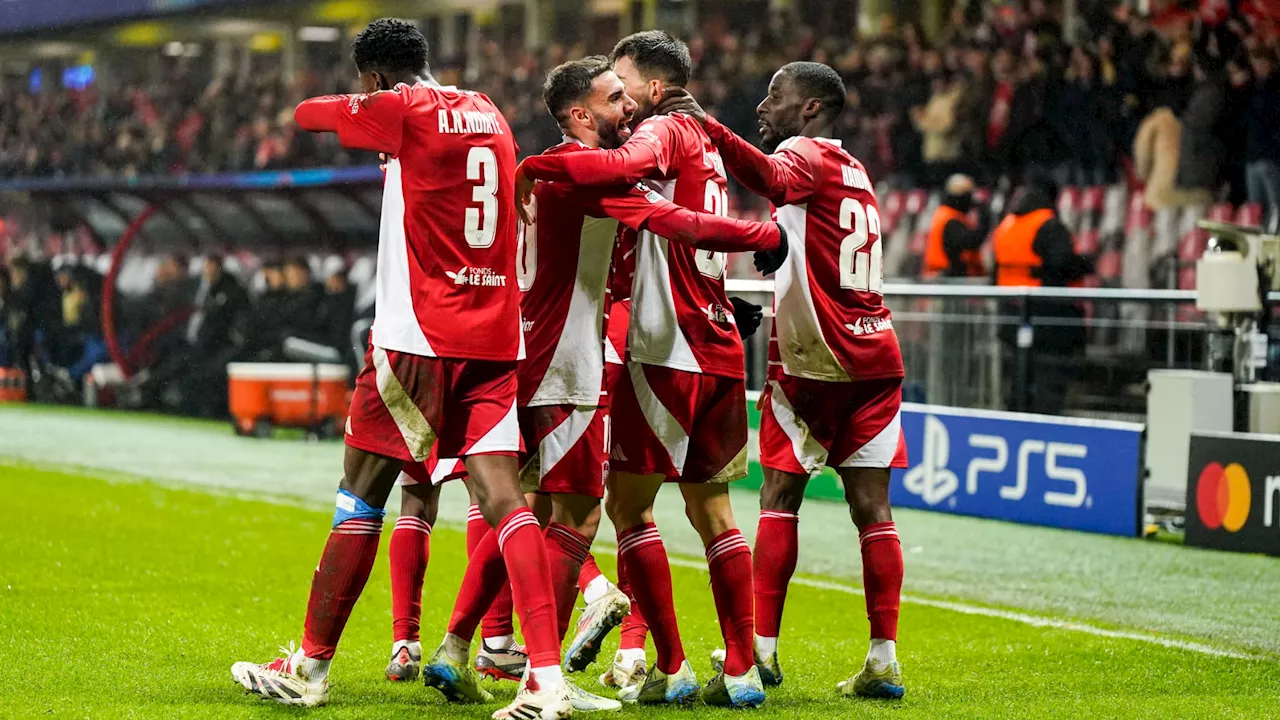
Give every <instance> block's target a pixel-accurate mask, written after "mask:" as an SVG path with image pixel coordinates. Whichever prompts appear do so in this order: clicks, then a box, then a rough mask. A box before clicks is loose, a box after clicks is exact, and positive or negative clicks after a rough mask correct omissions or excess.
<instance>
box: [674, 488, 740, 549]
mask: <svg viewBox="0 0 1280 720" xmlns="http://www.w3.org/2000/svg"><path fill="white" fill-rule="evenodd" d="M681 490H682V491H683V492H684V513H685V516H686V517H688V518H689V523H690V524H691V525H693V529H694V530H697V531H698V535H699V537H701V538H702V542H703V544H706V543H709V542H711V541H712V540H714V539H715V538H717V537H719V536H720V535H722V534H723V533H725V532H728V531H729V530H733V529H735V528H737V527H738V524H737V523H736V522H735V521H734V519H733V506H732V505H731V504H730V502H729V488H728V487H727V486H723V485H682V486H681Z"/></svg>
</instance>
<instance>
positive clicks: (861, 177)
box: [840, 165, 874, 192]
mask: <svg viewBox="0 0 1280 720" xmlns="http://www.w3.org/2000/svg"><path fill="white" fill-rule="evenodd" d="M840 175H841V177H842V178H843V179H844V184H845V187H851V188H856V189H858V190H865V191H867V192H874V190H873V189H872V187H871V178H869V177H867V174H866V173H865V172H863V171H862V170H859V169H858V167H857V166H856V165H842V166H840Z"/></svg>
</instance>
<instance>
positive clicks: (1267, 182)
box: [1244, 50, 1280, 230]
mask: <svg viewBox="0 0 1280 720" xmlns="http://www.w3.org/2000/svg"><path fill="white" fill-rule="evenodd" d="M1249 63H1250V65H1251V66H1252V69H1253V75H1254V81H1253V94H1252V97H1251V98H1250V101H1249V110H1248V113H1247V114H1246V118H1247V119H1246V121H1245V151H1244V160H1245V180H1246V184H1247V186H1248V192H1249V202H1257V203H1262V205H1263V207H1264V208H1265V209H1266V211H1267V212H1268V213H1269V215H1270V216H1271V217H1272V222H1273V223H1275V222H1276V219H1275V218H1276V216H1277V215H1280V72H1277V70H1276V57H1275V55H1272V54H1270V53H1268V52H1267V51H1265V50H1257V51H1254V52H1252V53H1250V55H1249ZM1272 229H1273V230H1274V229H1275V226H1274V225H1273V226H1272Z"/></svg>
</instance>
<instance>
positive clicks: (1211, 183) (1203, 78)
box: [1178, 55, 1227, 205]
mask: <svg viewBox="0 0 1280 720" xmlns="http://www.w3.org/2000/svg"><path fill="white" fill-rule="evenodd" d="M1194 77H1195V84H1194V85H1193V86H1192V89H1191V96H1190V98H1189V99H1188V100H1187V107H1186V109H1185V110H1183V112H1182V114H1181V115H1180V116H1179V118H1178V119H1179V121H1180V122H1181V123H1182V137H1181V141H1180V143H1179V147H1178V187H1179V189H1181V190H1183V191H1186V192H1187V193H1189V198H1190V199H1191V200H1192V202H1194V203H1195V204H1197V205H1208V204H1209V203H1210V202H1212V200H1213V194H1214V191H1215V190H1216V189H1217V187H1218V180H1219V178H1220V177H1221V175H1222V166H1223V163H1224V161H1225V159H1226V145H1225V144H1224V143H1223V141H1222V137H1221V136H1220V128H1219V125H1220V123H1221V122H1222V113H1223V110H1224V109H1225V107H1226V102H1227V89H1226V82H1225V79H1224V78H1223V75H1222V63H1221V62H1220V61H1219V60H1218V59H1217V58H1214V57H1211V56H1209V55H1199V56H1197V57H1196V61H1195V71H1194Z"/></svg>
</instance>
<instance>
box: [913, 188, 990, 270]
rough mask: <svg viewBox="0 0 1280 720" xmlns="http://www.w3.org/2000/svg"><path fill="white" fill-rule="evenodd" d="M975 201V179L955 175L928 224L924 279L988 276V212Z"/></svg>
mask: <svg viewBox="0 0 1280 720" xmlns="http://www.w3.org/2000/svg"><path fill="white" fill-rule="evenodd" d="M983 210H984V209H983V208H977V207H976V203H975V202H974V198H973V178H971V177H969V176H968V175H952V176H951V177H950V178H948V179H947V185H946V188H945V194H944V195H943V196H942V202H941V204H939V205H938V209H937V210H936V211H935V212H934V214H933V221H932V222H931V224H930V225H929V238H928V244H927V245H926V246H925V251H924V277H926V278H937V277H968V278H977V277H982V276H984V275H986V269H985V268H984V267H983V263H982V255H981V252H980V250H981V248H982V243H983V242H984V241H985V240H986V239H987V230H988V228H987V213H986V212H984V211H983Z"/></svg>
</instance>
